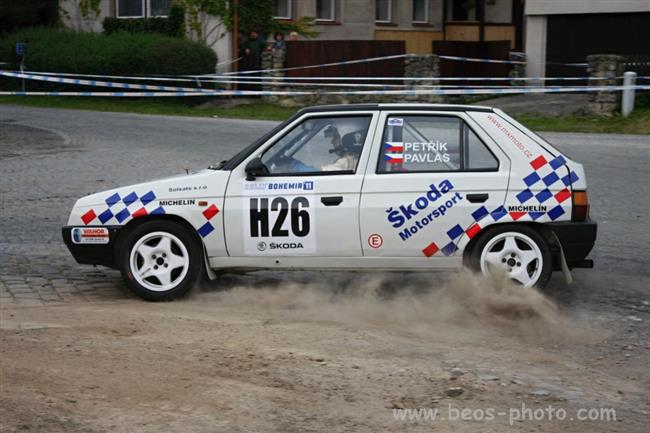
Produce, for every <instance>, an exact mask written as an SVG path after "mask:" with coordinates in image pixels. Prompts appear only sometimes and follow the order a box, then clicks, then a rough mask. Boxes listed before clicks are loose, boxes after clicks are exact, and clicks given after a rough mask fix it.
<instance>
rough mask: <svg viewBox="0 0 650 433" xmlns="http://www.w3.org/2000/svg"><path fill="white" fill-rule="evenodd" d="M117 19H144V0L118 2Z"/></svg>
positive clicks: (122, 0) (118, 0)
mask: <svg viewBox="0 0 650 433" xmlns="http://www.w3.org/2000/svg"><path fill="white" fill-rule="evenodd" d="M117 17H118V18H142V17H144V0H117Z"/></svg>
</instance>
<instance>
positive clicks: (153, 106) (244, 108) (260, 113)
mask: <svg viewBox="0 0 650 433" xmlns="http://www.w3.org/2000/svg"><path fill="white" fill-rule="evenodd" d="M190 99H191V100H190V101H188V98H182V99H181V98H111V97H107V98H95V97H83V96H80V97H75V96H0V104H16V105H24V106H28V107H44V108H65V109H73V110H93V111H112V112H121V113H139V114H162V115H170V116H195V117H214V116H217V117H225V118H236V119H263V120H285V119H287V118H288V117H290V116H291V115H292V114H293V113H295V112H296V109H295V108H284V107H278V106H275V105H271V104H266V103H262V102H254V103H251V104H244V105H239V106H236V107H212V106H202V105H201V103H202V102H206V100H201V101H199V100H198V98H196V99H195V98H190Z"/></svg>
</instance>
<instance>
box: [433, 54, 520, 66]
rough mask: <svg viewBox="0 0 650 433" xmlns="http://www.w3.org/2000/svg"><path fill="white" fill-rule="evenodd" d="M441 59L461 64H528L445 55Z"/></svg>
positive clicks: (440, 56) (515, 61) (516, 61)
mask: <svg viewBox="0 0 650 433" xmlns="http://www.w3.org/2000/svg"><path fill="white" fill-rule="evenodd" d="M438 57H439V58H441V59H446V60H457V61H459V62H477V63H499V64H506V65H525V64H526V62H522V61H518V60H496V59H478V58H475V57H461V56H444V55H438Z"/></svg>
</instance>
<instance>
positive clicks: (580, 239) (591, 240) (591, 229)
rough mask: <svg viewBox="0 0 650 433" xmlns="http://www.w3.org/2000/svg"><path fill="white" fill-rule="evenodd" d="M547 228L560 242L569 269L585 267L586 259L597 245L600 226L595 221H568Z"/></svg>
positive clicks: (552, 224) (551, 224) (549, 225)
mask: <svg viewBox="0 0 650 433" xmlns="http://www.w3.org/2000/svg"><path fill="white" fill-rule="evenodd" d="M546 226H547V227H548V228H550V229H551V230H552V231H553V233H555V236H556V237H557V239H558V240H559V241H560V245H562V250H563V252H564V257H565V259H566V262H567V265H568V266H569V268H575V267H584V264H585V259H586V257H587V256H588V255H589V253H590V252H591V250H592V248H593V247H594V244H595V243H596V233H597V231H598V224H597V223H596V222H595V221H584V222H573V221H566V222H556V223H548V224H546Z"/></svg>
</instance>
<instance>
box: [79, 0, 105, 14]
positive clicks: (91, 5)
mask: <svg viewBox="0 0 650 433" xmlns="http://www.w3.org/2000/svg"><path fill="white" fill-rule="evenodd" d="M100 3H101V0H79V10H80V11H81V16H83V17H84V18H91V16H90V15H91V13H92V15H93V16H94V17H97V16H98V15H99V13H100V12H101V9H100V7H99V5H100Z"/></svg>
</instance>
